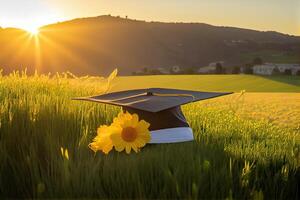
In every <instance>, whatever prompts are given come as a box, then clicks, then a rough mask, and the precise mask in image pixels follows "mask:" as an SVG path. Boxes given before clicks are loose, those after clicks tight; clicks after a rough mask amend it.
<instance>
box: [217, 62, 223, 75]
mask: <svg viewBox="0 0 300 200" xmlns="http://www.w3.org/2000/svg"><path fill="white" fill-rule="evenodd" d="M223 73H224V69H223V66H222V64H221V63H217V64H216V74H223Z"/></svg>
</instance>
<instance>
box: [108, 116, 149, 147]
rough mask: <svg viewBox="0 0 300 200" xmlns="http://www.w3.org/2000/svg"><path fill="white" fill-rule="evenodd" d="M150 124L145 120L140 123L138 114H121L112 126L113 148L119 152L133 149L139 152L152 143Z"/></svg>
mask: <svg viewBox="0 0 300 200" xmlns="http://www.w3.org/2000/svg"><path fill="white" fill-rule="evenodd" d="M149 126H150V124H149V123H147V122H146V121H144V120H141V121H139V117H138V115H137V114H130V113H128V112H126V113H123V112H121V113H119V115H118V117H116V118H115V119H114V122H113V123H112V125H111V126H110V128H111V129H110V131H111V134H110V138H111V141H112V144H113V146H114V147H115V149H116V150H117V151H119V152H121V151H123V150H124V149H125V151H126V153H130V152H131V149H133V150H134V151H135V152H138V151H139V149H140V148H142V147H143V146H145V145H146V143H148V142H149V141H150V137H151V136H150V132H149Z"/></svg>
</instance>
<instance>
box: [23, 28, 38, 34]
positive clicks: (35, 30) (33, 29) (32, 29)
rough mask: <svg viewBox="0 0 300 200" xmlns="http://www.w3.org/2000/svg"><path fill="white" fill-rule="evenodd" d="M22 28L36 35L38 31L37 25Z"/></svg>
mask: <svg viewBox="0 0 300 200" xmlns="http://www.w3.org/2000/svg"><path fill="white" fill-rule="evenodd" d="M24 29H25V31H27V32H28V33H30V34H31V35H38V34H39V32H40V30H39V27H35V26H31V27H25V28H24Z"/></svg>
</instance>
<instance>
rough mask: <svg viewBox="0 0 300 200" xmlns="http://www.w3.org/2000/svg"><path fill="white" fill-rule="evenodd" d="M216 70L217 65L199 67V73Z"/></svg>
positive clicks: (209, 72) (210, 72)
mask: <svg viewBox="0 0 300 200" xmlns="http://www.w3.org/2000/svg"><path fill="white" fill-rule="evenodd" d="M215 71H216V66H215V65H214V66H207V67H201V68H200V69H198V73H199V74H212V73H215Z"/></svg>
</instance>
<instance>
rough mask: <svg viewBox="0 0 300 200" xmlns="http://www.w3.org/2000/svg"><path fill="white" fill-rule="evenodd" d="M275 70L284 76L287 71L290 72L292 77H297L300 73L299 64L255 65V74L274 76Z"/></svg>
mask: <svg viewBox="0 0 300 200" xmlns="http://www.w3.org/2000/svg"><path fill="white" fill-rule="evenodd" d="M275 68H277V69H278V71H279V73H282V74H284V73H285V72H286V70H290V71H291V74H292V75H296V74H297V72H298V71H300V65H299V64H276V63H265V64H263V65H254V66H253V74H260V75H272V74H273V72H274V70H275Z"/></svg>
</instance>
